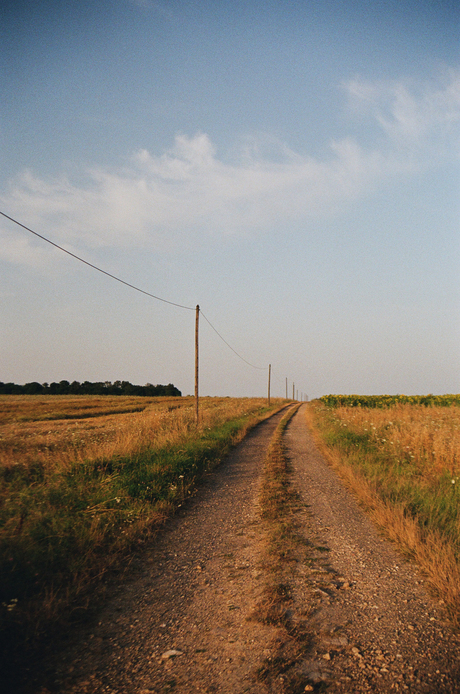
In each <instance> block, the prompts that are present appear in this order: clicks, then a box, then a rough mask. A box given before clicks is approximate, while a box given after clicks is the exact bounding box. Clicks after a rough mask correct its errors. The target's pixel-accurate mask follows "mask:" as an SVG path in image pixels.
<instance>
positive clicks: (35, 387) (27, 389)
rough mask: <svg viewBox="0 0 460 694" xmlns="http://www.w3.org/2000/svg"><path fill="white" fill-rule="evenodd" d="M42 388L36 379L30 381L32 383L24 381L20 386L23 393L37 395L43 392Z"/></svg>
mask: <svg viewBox="0 0 460 694" xmlns="http://www.w3.org/2000/svg"><path fill="white" fill-rule="evenodd" d="M43 391H44V388H43V386H42V384H41V383H37V381H32V383H26V384H25V385H23V386H22V392H23V393H24V394H25V395H38V394H39V393H43Z"/></svg>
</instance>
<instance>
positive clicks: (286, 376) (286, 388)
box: [286, 376, 287, 400]
mask: <svg viewBox="0 0 460 694" xmlns="http://www.w3.org/2000/svg"><path fill="white" fill-rule="evenodd" d="M286 400H287V376H286Z"/></svg>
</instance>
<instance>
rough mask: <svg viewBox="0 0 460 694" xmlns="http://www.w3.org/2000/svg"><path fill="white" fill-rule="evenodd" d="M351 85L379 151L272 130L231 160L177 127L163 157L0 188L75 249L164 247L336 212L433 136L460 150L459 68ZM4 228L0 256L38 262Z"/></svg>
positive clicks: (4, 201)
mask: <svg viewBox="0 0 460 694" xmlns="http://www.w3.org/2000/svg"><path fill="white" fill-rule="evenodd" d="M345 88H346V90H347V93H348V98H349V99H350V102H352V103H353V105H354V108H355V109H356V110H358V111H359V112H360V115H362V114H364V113H366V114H368V115H370V116H372V118H373V119H374V121H375V123H376V124H377V126H378V127H379V128H380V129H381V131H383V133H384V135H385V144H384V145H382V142H381V140H380V139H378V142H379V145H378V147H377V144H376V145H375V148H373V149H372V148H368V147H367V148H364V147H362V146H361V145H360V144H359V142H357V141H356V140H354V139H351V138H350V139H343V140H340V141H333V142H331V145H330V148H329V152H328V153H327V155H326V156H325V157H324V158H323V159H319V158H314V157H308V156H301V155H300V154H298V153H296V152H293V151H292V150H290V149H289V148H288V147H287V146H286V145H285V144H284V143H282V142H276V141H274V140H273V139H272V140H270V142H269V147H267V146H266V144H267V143H266V142H261V141H260V139H259V140H258V139H255V140H254V139H253V140H252V142H251V143H249V141H248V142H246V144H245V145H244V146H243V147H242V148H241V150H240V152H239V153H238V156H237V157H236V158H234V160H233V161H232V162H230V163H229V162H228V161H224V159H223V158H222V157H219V155H218V153H217V152H216V150H215V148H214V146H213V144H212V142H211V140H210V138H209V137H208V135H206V134H205V133H198V134H195V135H194V136H191V137H189V136H186V135H183V134H180V135H177V136H176V138H175V141H174V144H173V146H172V147H171V148H170V149H169V150H168V151H166V152H164V153H163V154H161V155H154V154H151V153H149V152H148V151H146V150H140V151H138V152H136V153H135V154H134V155H133V156H132V157H131V158H130V160H129V162H128V164H127V165H126V166H125V167H124V168H122V169H121V168H120V169H107V168H103V167H101V168H99V169H97V170H94V169H93V170H89V171H87V172H86V183H85V185H82V184H80V183H79V184H76V183H73V182H72V181H71V180H70V179H69V178H66V177H61V178H58V179H55V180H44V179H42V178H40V177H39V176H37V175H34V174H33V173H31V172H30V171H26V172H24V173H22V174H21V175H20V176H19V177H18V178H17V179H15V180H14V181H12V182H11V184H10V187H9V190H8V191H7V192H6V193H5V194H3V195H2V196H1V197H0V202H1V205H2V208H3V210H4V211H5V212H6V213H7V214H9V215H11V216H12V217H16V216H17V217H18V218H19V219H20V220H21V221H22V222H23V223H25V224H27V225H28V226H31V227H32V228H34V229H36V230H37V231H38V232H39V233H43V234H44V235H49V236H50V237H52V238H53V240H54V241H56V242H57V243H61V244H62V243H65V244H70V246H71V247H72V248H73V249H76V248H77V249H78V248H81V247H82V246H83V247H87V248H97V247H118V248H120V247H121V248H122V247H128V246H129V247H130V248H149V249H157V250H159V251H165V250H171V249H175V248H177V247H178V246H180V247H183V246H184V245H186V244H187V243H194V242H196V240H197V239H200V238H201V239H203V238H207V239H209V237H212V238H219V237H220V236H224V235H237V236H238V235H247V234H254V233H260V232H261V231H263V230H266V229H271V228H274V227H275V226H276V225H277V224H279V223H283V224H285V223H286V222H289V221H299V220H300V221H301V220H307V219H309V218H312V217H316V218H318V217H326V216H330V215H334V214H336V213H338V212H339V211H340V210H341V209H342V208H343V206H344V205H348V204H349V203H350V201H352V200H356V199H357V198H359V197H360V196H363V195H366V194H368V193H369V191H372V190H373V188H374V187H375V186H376V185H377V184H378V183H379V182H380V181H382V180H384V179H385V178H387V177H390V176H395V175H400V174H402V173H407V171H408V170H409V169H410V168H411V167H412V168H413V167H414V161H415V162H416V163H417V161H420V162H421V164H420V165H425V164H426V162H425V161H424V154H423V153H427V155H428V156H429V157H430V158H431V159H432V158H433V151H434V146H435V143H438V152H441V150H442V148H443V147H446V145H447V144H449V151H453V150H455V148H457V153H458V138H457V135H456V127H457V126H458V122H459V120H460V74H459V73H456V72H454V71H451V72H450V73H449V79H447V78H445V79H444V82H443V83H442V84H437V85H433V84H430V85H424V86H423V87H421V86H419V87H418V88H417V89H413V90H412V91H410V90H409V88H408V86H407V85H405V84H403V83H392V84H388V83H385V84H382V83H370V82H366V81H364V80H358V79H354V80H353V81H350V82H348V83H347V84H346V85H345ZM441 140H442V147H441V144H439V143H440V142H441ZM376 142H377V140H376ZM408 154H410V156H408ZM426 158H428V157H426ZM409 159H410V160H411V164H410V167H409V166H408V160H409ZM2 229H3V230H4V231H3V233H6V232H5V230H7V236H6V242H5V241H4V242H3V243H2V245H1V250H0V257H3V258H4V259H6V260H9V261H11V262H24V263H29V262H36V261H35V260H34V261H32V258H36V255H34V254H32V253H30V252H29V250H30V249H29V246H28V243H29V242H24V240H21V242H20V243H19V242H18V241H16V242H13V240H12V237H11V230H10V228H7V226H6V223H5V222H1V223H0V232H1V230H2ZM34 253H35V251H34Z"/></svg>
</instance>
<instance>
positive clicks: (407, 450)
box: [307, 402, 460, 625]
mask: <svg viewBox="0 0 460 694" xmlns="http://www.w3.org/2000/svg"><path fill="white" fill-rule="evenodd" d="M448 410H449V408H446V407H443V408H442V411H441V410H440V411H439V412H437V410H436V408H434V407H430V408H427V407H424V406H422V405H418V404H413V405H411V404H404V406H394V407H390V408H386V409H385V410H382V411H380V412H376V411H375V410H374V409H371V408H364V407H359V408H353V407H339V408H327V407H325V406H324V405H323V404H321V403H319V402H313V403H311V404H310V406H309V408H307V421H308V423H309V426H310V429H311V431H312V433H313V435H314V437H315V440H316V442H317V444H318V446H319V448H320V449H321V450H322V452H323V454H324V455H325V456H326V457H327V459H328V460H329V461H330V462H331V464H332V465H333V467H334V468H335V469H336V470H337V471H338V473H339V474H340V475H341V477H342V478H343V479H344V480H345V481H346V483H347V484H348V485H349V486H350V487H351V488H352V489H353V490H354V492H355V493H356V494H357V496H358V498H359V499H360V500H361V502H362V504H363V505H364V507H365V508H366V509H367V510H368V511H369V512H370V514H371V516H372V518H373V520H374V521H375V522H376V523H377V524H378V525H379V526H380V527H381V528H382V529H383V530H384V532H385V534H386V535H387V536H388V537H389V538H390V539H391V540H393V541H395V542H396V543H397V544H398V545H399V546H400V547H401V548H402V550H403V551H404V553H405V554H406V555H408V556H409V557H410V558H411V559H413V560H415V562H416V563H417V564H418V565H419V567H420V568H421V569H422V571H423V572H424V573H425V575H426V577H427V579H428V581H429V583H430V585H431V586H432V588H433V589H434V591H435V592H436V594H437V595H438V596H439V598H440V599H441V600H442V601H444V602H445V604H446V605H447V607H448V609H449V611H450V614H451V617H452V619H453V621H454V623H456V624H457V625H458V624H459V623H460V489H459V485H458V473H459V470H458V461H457V460H456V452H455V446H453V445H452V442H453V441H454V440H455V437H457V438H458V435H459V434H458V421H459V412H458V408H456V407H453V408H452V409H451V411H450V412H449V411H448ZM457 455H458V449H457Z"/></svg>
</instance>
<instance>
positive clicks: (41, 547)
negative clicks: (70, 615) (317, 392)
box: [0, 395, 285, 636]
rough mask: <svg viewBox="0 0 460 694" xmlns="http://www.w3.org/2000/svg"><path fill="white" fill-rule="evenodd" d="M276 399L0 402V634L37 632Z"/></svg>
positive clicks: (189, 489) (159, 518)
mask: <svg viewBox="0 0 460 694" xmlns="http://www.w3.org/2000/svg"><path fill="white" fill-rule="evenodd" d="M284 402H285V401H284V400H281V399H280V400H273V401H272V404H271V407H270V409H268V408H267V404H266V400H265V399H262V398H260V399H256V398H252V399H249V398H238V399H232V398H202V399H201V400H200V425H199V427H198V428H197V427H196V425H195V407H194V400H193V398H182V397H177V398H176V397H174V398H169V397H157V398H149V397H135V396H132V397H128V396H127V397H124V396H113V397H111V396H46V395H45V396H42V395H37V396H33V395H31V396H28V395H18V396H15V395H4V396H0V634H1V633H3V634H5V633H8V634H9V635H10V636H11V633H12V630H13V631H14V629H19V630H20V631H21V630H22V632H24V633H25V632H27V630H29V632H30V628H31V625H33V626H34V629H37V630H38V631H39V630H40V629H41V628H42V626H43V625H46V624H47V623H49V622H52V621H53V620H54V621H57V620H59V619H60V617H61V616H62V613H63V611H64V610H67V609H68V608H69V607H70V606H71V605H75V604H76V603H75V601H77V602H78V600H80V601H81V599H82V595H85V594H86V593H87V592H88V587H89V586H91V585H93V583H96V582H97V581H98V580H100V578H101V576H103V575H104V573H105V572H107V571H108V569H109V568H110V567H111V566H114V565H115V566H116V565H117V564H119V563H120V560H122V559H123V558H124V557H126V556H127V554H128V553H129V551H130V549H131V548H132V547H133V546H136V545H137V544H138V543H142V542H143V541H144V539H145V538H146V537H147V536H148V535H149V534H151V533H152V532H154V531H155V530H156V528H158V527H159V525H160V524H161V523H162V522H163V521H164V520H165V518H166V517H167V516H168V514H170V513H171V512H173V510H174V508H176V507H177V506H179V505H180V504H181V503H182V502H183V501H184V499H185V498H186V497H187V496H188V495H190V494H192V493H193V490H194V488H195V486H196V484H197V483H198V482H199V480H200V478H201V477H202V476H203V475H204V474H206V472H207V471H209V470H210V469H212V467H214V466H215V465H216V464H217V463H218V462H219V460H220V459H221V458H222V456H223V455H225V453H226V452H227V451H228V449H229V447H230V446H232V445H234V444H235V443H236V442H237V441H238V440H240V439H241V438H242V437H243V436H244V433H245V432H246V431H247V430H248V428H250V427H251V426H253V425H254V424H255V423H256V422H257V421H260V420H261V419H263V418H265V417H266V416H268V414H269V413H272V412H273V411H276V410H277V409H279V408H280V407H281V406H282V405H283V404H284Z"/></svg>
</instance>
